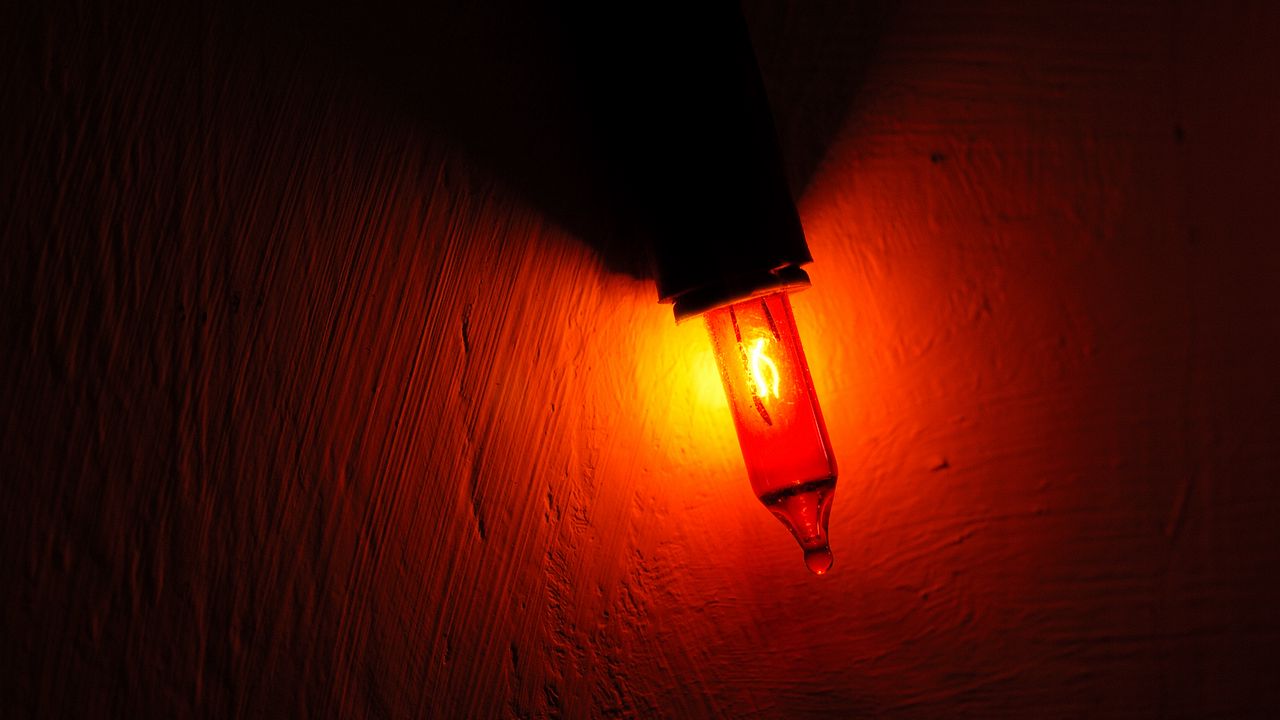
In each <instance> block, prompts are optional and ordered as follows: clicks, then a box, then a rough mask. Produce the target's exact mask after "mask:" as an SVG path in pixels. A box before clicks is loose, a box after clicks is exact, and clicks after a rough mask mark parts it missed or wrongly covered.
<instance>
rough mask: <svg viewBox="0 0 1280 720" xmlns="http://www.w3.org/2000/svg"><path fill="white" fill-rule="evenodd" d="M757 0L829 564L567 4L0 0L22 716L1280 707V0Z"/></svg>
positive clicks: (15, 681) (0, 217) (4, 444)
mask: <svg viewBox="0 0 1280 720" xmlns="http://www.w3.org/2000/svg"><path fill="white" fill-rule="evenodd" d="M745 10H746V15H747V17H748V20H749V24H750V26H751V30H752V34H753V37H754V40H755V44H756V48H757V51H758V55H759V59H760V64H761V69H762V72H763V75H764V79H765V83H766V85H767V87H768V89H769V92H770V97H771V100H772V101H773V104H774V109H775V114H776V117H777V121H778V127H779V133H780V136H781V139H782V144H783V150H784V154H785V156H786V159H787V165H788V168H787V169H788V172H789V174H790V178H789V179H790V181H791V182H792V184H793V187H794V191H795V193H796V194H797V199H798V204H799V207H800V211H801V215H802V219H803V221H804V223H805V226H806V230H807V233H808V236H809V242H810V247H811V249H812V251H813V254H814V256H815V258H816V259H817V261H816V263H815V264H814V265H812V266H811V267H810V270H811V274H812V277H813V280H814V288H813V289H812V290H809V291H807V292H805V293H802V294H799V295H797V296H795V298H794V305H795V311H796V317H797V322H798V323H799V326H800V332H801V334H802V336H803V337H804V338H805V344H806V350H807V352H808V355H809V361H810V364H811V367H812V371H813V376H814V382H815V384H816V386H817V389H818V392H819V394H820V397H821V400H822V407H823V410H824V413H825V415H826V418H827V423H828V426H829V430H830V433H831V437H832V442H833V444H834V446H835V448H836V452H837V454H838V456H839V458H840V464H841V480H840V490H839V498H838V502H837V503H836V505H835V510H834V513H833V515H832V520H831V530H830V534H831V539H832V544H833V548H834V550H835V553H836V559H837V561H836V566H835V568H834V569H833V571H832V573H831V574H829V575H827V576H825V577H821V578H818V577H814V576H811V575H810V574H809V573H808V572H807V571H806V570H805V569H804V567H803V565H802V563H801V562H800V557H799V554H798V551H797V549H796V547H795V543H794V541H793V540H792V539H791V538H790V537H789V536H787V534H786V531H785V530H784V529H783V528H782V527H781V526H780V525H779V523H778V522H777V521H776V520H775V519H773V518H772V517H770V516H769V514H768V513H767V512H766V511H765V510H764V509H763V508H761V507H760V505H759V503H758V502H757V501H756V499H755V497H754V496H753V495H752V493H751V489H750V487H749V485H748V483H747V482H746V479H745V477H744V472H743V468H742V460H741V456H740V455H739V452H738V448H737V446H736V441H735V439H734V436H733V428H732V424H731V422H730V419H729V416H728V413H727V408H726V406H725V401H724V399H723V393H722V391H721V389H720V387H719V381H718V378H717V377H716V370H715V366H714V361H713V360H712V357H711V353H710V347H709V343H708V342H707V340H706V334H705V331H704V330H703V328H702V327H701V326H700V325H699V324H697V323H690V324H686V325H682V326H679V327H677V326H675V325H674V323H672V321H671V317H670V308H668V307H665V306H661V305H659V304H657V303H656V302H655V292H654V288H653V284H652V281H651V280H650V279H648V278H646V277H644V274H643V272H641V271H639V270H638V269H637V268H638V267H640V265H638V264H637V262H636V261H635V257H634V256H632V255H630V254H629V252H630V251H629V250H628V248H627V247H626V244H625V243H619V242H617V241H616V240H613V239H610V238H612V237H614V236H613V235H611V234H610V231H609V230H608V228H607V226H608V213H607V212H606V211H604V210H600V209H599V206H598V204H597V203H596V202H595V200H594V199H593V196H592V195H591V191H590V188H591V184H592V183H591V179H592V177H593V176H592V175H591V173H590V172H589V171H588V170H587V169H584V168H587V166H588V165H589V163H578V164H575V162H576V160H575V157H577V158H578V160H581V159H582V158H581V157H578V156H589V152H587V151H585V150H583V149H582V148H581V147H578V146H576V145H575V144H574V142H573V138H574V137H575V136H576V133H577V132H578V130H579V129H580V128H579V127H578V126H576V125H574V122H573V121H571V119H569V118H570V116H568V115H565V116H564V117H561V116H558V115H557V114H556V113H557V110H556V107H558V104H559V99H560V98H561V95H559V94H558V93H560V92H561V90H562V88H561V89H557V86H556V85H555V82H553V81H547V82H545V83H543V84H535V83H533V80H535V79H539V78H542V79H544V80H545V79H547V78H555V77H560V76H559V75H557V74H556V73H555V72H552V69H554V68H555V67H557V63H561V62H562V61H563V59H562V58H560V59H557V58H558V56H557V52H558V51H557V50H556V48H557V47H559V45H557V42H558V41H557V40H556V39H555V33H554V32H553V31H552V30H549V29H546V28H544V27H543V26H541V25H539V24H538V22H537V18H534V17H524V16H523V15H514V16H513V15H510V13H514V12H515V11H514V10H511V11H510V13H507V14H504V13H499V12H496V11H489V10H479V9H475V10H471V9H459V8H455V7H439V8H435V7H429V8H425V9H418V10H415V11H414V12H416V13H419V14H418V15H415V16H413V17H414V19H416V20H419V21H421V22H420V23H418V24H416V25H413V24H409V23H399V24H400V25H404V26H405V27H407V28H410V29H409V30H402V32H401V34H399V35H397V34H395V33H389V32H388V31H387V29H386V28H387V27H389V26H394V25H397V23H388V24H387V25H386V26H379V25H377V24H376V23H372V21H368V18H370V17H377V13H379V12H385V9H379V10H355V9H334V10H329V9H323V10H321V9H315V8H299V9H296V10H295V11H290V12H283V11H280V12H273V13H266V14H263V13H261V12H258V11H255V12H239V11H236V10H233V9H228V8H215V7H205V8H198V9H193V8H174V7H168V8H155V9H153V10H152V11H150V12H133V11H126V10H124V9H121V8H118V7H115V6H114V4H109V3H93V2H83V3H71V4H67V5H63V6H52V5H45V4H35V3H19V4H18V5H17V7H13V6H8V7H6V8H5V9H4V10H2V11H0V14H2V15H3V21H2V22H0V27H2V28H3V30H0V33H3V36H4V42H3V43H0V57H3V63H2V64H0V67H3V68H4V70H3V73H2V74H0V101H2V102H3V106H2V108H3V109H2V113H3V116H4V118H5V119H4V123H3V126H4V133H3V138H2V144H0V153H2V155H0V198H2V199H3V202H2V203H0V232H2V233H3V236H2V237H3V246H2V248H3V257H2V262H0V307H3V312H2V313H0V333H2V335H0V378H3V381H2V382H0V430H2V432H3V436H2V437H0V548H2V549H3V558H4V563H3V565H0V568H2V570H0V573H2V577H0V585H2V586H3V587H4V588H5V611H4V620H3V627H2V628H0V637H2V638H3V648H4V649H3V652H2V653H0V663H3V664H2V665H0V714H2V715H4V716H6V717H48V716H64V717H83V716H86V715H107V716H117V717H130V716H154V717H191V716H198V717H226V716H233V715H239V716H259V717H261V716H266V717H282V716H319V717H406V716H422V717H559V716H564V717H575V718H576V717H761V718H772V717H902V718H935V717H984V718H989V717H1010V718H1024V717H1045V718H1048V717H1272V716H1276V715H1277V714H1280V689H1278V688H1280V685H1277V684H1276V682H1275V679H1276V677H1278V676H1280V673H1278V672H1277V670H1278V668H1277V661H1276V657H1277V651H1278V650H1280V647H1278V646H1280V615H1277V613H1276V610H1275V608H1276V607H1277V606H1280V583H1278V582H1277V580H1276V579H1275V574H1276V567H1277V557H1276V548H1277V547H1280V483H1278V482H1277V481H1278V480H1280V390H1278V386H1277V381H1276V372H1277V368H1280V341H1277V337H1280V311H1278V308H1280V303H1277V297H1276V295H1277V287H1278V286H1280V250H1278V249H1277V245H1276V240H1277V238H1280V216H1277V214H1276V210H1275V199H1276V198H1277V197H1278V196H1280V140H1278V139H1277V134H1276V133H1275V128H1276V127H1278V126H1280V99H1278V93H1277V90H1276V87H1275V83H1274V82H1273V79H1272V78H1271V69H1272V68H1276V67H1280V51H1278V50H1277V48H1280V8H1278V7H1277V6H1273V5H1272V4H1269V3H1253V4H1244V3H1242V4H1230V5H1222V6H1218V5H1216V4H1214V5H1211V4H1207V3H1205V4H1201V3H1186V2H1184V3H1178V2H1174V3H1155V2H1151V3H1147V2H1139V1H1137V0H1127V1H1125V2H1120V3H1089V2H1086V3H1051V2H1034V3H1026V2H999V1H997V0H989V1H987V2H980V3H958V2H924V3H911V4H905V3H904V4H902V6H900V7H896V8H883V7H879V6H871V5H866V4H863V5H850V6H844V5H835V4H831V5H828V4H818V3H814V4H810V3H795V4H791V5H788V4H784V3H773V2H751V3H748V4H747V6H746V7H745ZM522 12H524V13H526V14H528V13H532V11H529V10H525V11H522ZM548 27H550V25H548ZM343 28H346V29H349V32H339V30H340V29H343ZM370 28H373V29H370ZM418 28H421V30H420V31H419V30H418ZM414 37H416V38H417V41H416V42H409V41H408V40H407V39H406V38H414ZM869 41H870V42H869ZM485 42H489V43H491V45H485ZM513 43H514V44H513ZM491 47H506V48H509V49H510V51H511V57H518V58H519V59H520V60H519V62H515V63H513V64H512V65H503V64H502V63H500V62H498V61H496V60H494V59H493V58H494V57H497V55H495V54H494V53H491V52H489V50H490V48H491ZM375 50H376V52H374V51H375ZM379 53H380V54H379ZM406 53H407V55H406ZM414 53H424V54H423V55H421V56H417V55H414ZM415 59H416V60H420V61H421V62H409V61H411V60H415ZM389 67H397V68H408V69H405V70H403V73H401V74H397V73H395V72H391V73H389V72H387V68H389ZM512 67H516V68H523V70H521V71H519V72H517V71H515V70H512V69H511V68H512ZM521 73H523V74H521ZM504 90H506V91H508V92H502V91H504ZM587 159H588V160H589V159H590V158H589V157H587ZM553 161H554V162H553ZM579 190H581V192H579ZM592 208H596V209H595V210H593V209H592Z"/></svg>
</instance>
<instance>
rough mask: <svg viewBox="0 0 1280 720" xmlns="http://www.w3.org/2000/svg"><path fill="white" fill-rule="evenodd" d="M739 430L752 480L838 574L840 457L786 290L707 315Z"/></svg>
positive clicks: (816, 568) (809, 559)
mask: <svg viewBox="0 0 1280 720" xmlns="http://www.w3.org/2000/svg"><path fill="white" fill-rule="evenodd" d="M705 317H706V321H707V331H708V332H710V333H711V342H712V345H713V346H714V349H715V356H716V364H717V365H719V366H720V378H721V379H722V380H723V381H724V389H725V395H727V396H728V400H729V409H730V411H732V413H733V424H734V426H735V427H736V428H737V430H738V444H739V445H740V446H741V447H742V459H743V460H744V461H745V462H746V466H747V477H748V478H749V479H750V480H751V487H752V489H753V490H755V493H756V497H758V498H760V502H762V503H764V505H765V507H767V508H769V510H770V511H771V512H772V513H773V514H774V515H775V516H777V518H778V519H779V520H781V521H782V524H783V525H786V526H787V529H788V530H790V531H791V534H792V535H793V536H795V539H796V541H797V542H799V543H800V547H801V548H802V549H803V550H804V560H805V564H806V565H807V566H808V567H809V569H810V570H811V571H813V572H814V573H816V574H818V575H821V574H823V573H825V572H826V571H827V570H829V569H830V568H831V562H832V557H831V548H830V543H829V541H828V540H827V519H828V518H829V517H830V516H831V502H832V498H833V496H834V495H835V491H836V458H835V455H834V454H833V453H832V452H831V440H830V439H829V438H828V437H827V426H826V423H824V422H823V420H822V410H820V409H819V408H818V398H817V395H816V394H815V393H814V391H813V380H812V379H811V378H810V377H809V365H808V364H807V363H806V362H805V358H804V349H803V348H802V347H801V346H800V335H799V333H797V332H796V323H795V318H794V317H793V316H792V314H791V301H790V299H789V298H788V296H787V294H786V293H785V292H778V293H774V294H772V295H765V296H763V297H756V298H752V299H750V300H744V301H742V302H739V303H734V304H733V305H729V306H726V307H722V308H717V309H715V310H711V311H709V312H707V313H706V315H705Z"/></svg>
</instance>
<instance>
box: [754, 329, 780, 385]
mask: <svg viewBox="0 0 1280 720" xmlns="http://www.w3.org/2000/svg"><path fill="white" fill-rule="evenodd" d="M747 363H748V366H749V367H750V368H751V380H752V382H754V383H755V386H756V397H760V398H766V397H769V396H770V395H772V396H773V397H775V398H776V397H778V366H777V365H775V364H774V362H773V360H772V359H771V358H770V357H769V356H768V355H765V354H764V338H758V339H756V342H755V344H754V345H752V346H751V352H750V353H749V354H748V356H747Z"/></svg>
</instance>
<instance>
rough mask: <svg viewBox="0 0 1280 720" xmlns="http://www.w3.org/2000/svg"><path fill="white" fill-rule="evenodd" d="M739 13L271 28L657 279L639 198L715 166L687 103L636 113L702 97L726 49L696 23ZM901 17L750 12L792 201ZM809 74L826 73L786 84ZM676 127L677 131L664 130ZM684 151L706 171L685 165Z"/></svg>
mask: <svg viewBox="0 0 1280 720" xmlns="http://www.w3.org/2000/svg"><path fill="white" fill-rule="evenodd" d="M735 5H736V3H726V4H723V5H719V6H717V7H715V8H708V9H705V10H698V11H694V10H692V9H691V8H690V7H688V6H687V5H682V4H680V3H672V4H669V5H668V6H666V7H659V6H654V5H648V6H646V8H647V9H645V10H643V11H636V10H631V11H629V12H631V13H632V15H631V16H629V17H625V18H618V17H617V16H616V15H611V14H608V13H605V12H601V11H599V10H592V9H590V8H589V6H588V5H587V4H582V5H581V6H580V7H579V6H577V4H575V3H553V4H539V3H517V2H507V3H499V4H496V5H495V4H486V3H399V2H380V3H377V4H375V5H372V6H370V5H363V6H361V7H358V8H357V7H354V6H342V7H330V8H317V7H314V6H307V7H306V8H305V9H302V8H299V9H298V10H297V11H295V12H283V13H280V14H278V15H277V16H276V17H274V18H270V19H268V20H267V22H270V23H274V24H276V28H273V29H272V30H271V32H273V33H276V32H278V33H279V34H280V36H281V37H282V38H290V39H292V40H293V41H294V42H296V43H298V46H299V47H300V48H301V49H302V51H303V53H304V57H305V58H307V60H308V61H309V62H311V63H313V64H314V67H315V69H316V71H317V72H320V73H337V74H340V75H348V76H350V77H352V78H354V79H355V80H356V81H357V83H358V85H357V86H359V87H364V88H367V94H368V97H367V98H360V100H361V101H362V102H369V103H385V104H386V105H387V107H388V109H389V111H390V112H395V113H398V114H400V115H402V116H403V117H405V118H406V119H407V120H408V121H409V122H412V123H421V124H423V125H424V126H427V127H430V128H432V129H436V130H439V131H441V132H442V133H443V134H444V135H445V136H447V137H449V138H451V139H452V140H453V141H455V142H456V143H457V144H458V145H459V146H461V147H462V148H463V149H464V150H465V152H467V154H468V156H469V157H470V158H471V159H472V160H474V161H476V162H477V163H479V164H480V165H481V166H483V167H485V168H487V170H488V172H490V173H491V174H492V175H493V176H494V177H495V178H496V179H498V180H499V181H501V182H503V183H505V184H507V185H508V186H509V187H511V188H512V189H513V190H515V191H516V192H517V193H519V194H520V195H521V196H522V197H524V198H525V199H526V200H528V201H529V202H530V203H532V204H533V205H535V206H536V207H538V208H539V210H541V211H542V212H544V213H545V214H546V215H547V217H549V218H550V219H552V220H553V221H555V222H556V223H558V224H559V225H561V226H562V227H564V228H566V229H567V230H568V231H569V232H570V233H571V234H573V235H574V236H575V237H577V238H579V239H580V240H581V241H582V242H584V243H585V244H586V245H587V246H589V247H590V248H591V249H592V250H593V251H595V252H596V253H597V254H598V255H599V257H600V259H601V261H602V263H603V264H604V266H605V267H606V268H607V269H609V270H610V271H612V272H615V273H622V274H626V275H628V276H631V277H634V278H639V279H644V278H649V277H651V270H650V267H649V266H650V262H649V248H648V246H647V243H645V242H644V240H643V238H641V237H638V234H637V233H636V232H634V231H633V230H632V229H633V228H636V227H643V226H645V225H646V224H647V223H646V222H645V219H646V218H645V217H641V216H642V215H644V214H646V213H650V214H652V208H651V207H650V208H646V207H645V206H646V205H648V204H649V201H644V202H641V203H639V206H637V205H638V204H637V203H636V202H628V201H629V200H631V199H632V198H634V197H636V196H647V197H655V196H656V197H659V198H660V197H661V196H662V194H661V191H659V192H656V193H655V192H648V193H645V192H643V190H644V189H645V188H644V187H640V186H642V185H644V184H648V185H650V186H656V187H659V188H661V187H662V186H663V185H664V184H665V183H669V182H672V178H674V177H677V176H678V177H681V178H682V179H683V181H684V183H685V186H684V187H686V188H689V187H692V188H699V187H700V186H698V185H697V183H696V181H695V180H690V179H689V178H688V176H689V175H691V174H695V173H699V172H701V173H704V174H705V173H706V170H705V169H700V168H699V166H698V165H697V163H698V162H699V161H701V162H702V163H703V165H708V164H714V159H710V160H709V159H708V157H707V156H706V153H705V152H704V153H700V146H701V144H700V142H699V139H698V138H692V137H687V136H684V135H682V134H681V133H680V128H681V125H682V119H681V118H680V117H679V116H680V114H681V113H686V114H687V113H688V109H687V108H684V107H679V105H682V104H685V103H683V102H680V101H675V102H672V101H671V100H667V102H670V103H671V104H672V105H673V107H670V108H659V109H657V110H656V111H653V110H651V109H649V110H648V111H647V112H639V113H635V112H630V111H629V110H628V109H627V108H635V107H645V105H646V103H649V102H650V101H648V100H647V99H646V98H644V97H643V94H645V93H646V92H650V93H652V94H653V95H654V96H655V97H661V98H673V97H674V98H680V97H681V96H682V94H683V95H684V96H685V97H692V93H699V92H700V89H699V88H698V87H697V86H696V85H694V83H693V81H691V80H689V79H688V77H689V75H688V73H687V72H686V71H685V67H686V65H687V64H689V63H692V62H697V61H698V56H699V54H700V53H702V54H705V53H707V52H708V49H709V50H710V51H714V52H718V51H719V50H718V48H721V47H723V43H721V44H720V45H717V42H719V41H718V40H717V39H715V38H710V39H708V40H707V42H706V43H705V44H704V43H703V41H702V35H703V33H702V32H701V31H698V30H697V28H699V27H702V28H719V27H721V26H726V27H730V28H734V27H740V25H739V24H740V23H741V19H740V18H738V17H737V15H738V8H737V7H735ZM891 8H892V3H891V2H889V1H888V0H865V1H862V2H853V3H836V2H830V3H806V4H805V5H804V6H803V8H797V7H794V6H793V5H791V4H788V3H785V2H780V1H779V0H758V1H754V2H747V3H744V5H743V7H742V13H741V14H742V15H743V16H745V19H746V21H747V26H748V29H749V30H750V34H751V37H752V40H753V43H754V45H755V48H756V51H757V58H758V61H759V64H760V67H761V74H762V76H763V80H764V84H765V87H766V90H767V92H768V94H769V96H770V98H771V105H772V109H773V114H774V121H775V124H776V127H777V130H778V134H779V137H780V141H781V144H782V147H781V155H782V158H783V164H784V168H785V172H786V174H787V180H788V182H789V183H790V185H791V189H792V193H793V195H795V194H798V193H799V192H801V191H803V189H804V188H805V187H806V186H807V184H808V182H809V180H810V177H811V176H812V174H813V172H814V171H815V170H816V168H817V166H818V164H819V162H820V161H821V159H822V157H823V155H824V153H825V151H826V148H827V145H828V144H829V142H830V141H831V139H832V138H833V137H834V135H835V133H836V132H837V130H838V129H839V128H840V126H841V123H842V121H843V119H844V116H845V115H846V113H847V110H848V107H849V105H850V103H851V102H852V100H853V98H854V96H855V95H856V93H857V89H858V87H859V85H860V84H861V79H862V76H863V74H864V71H865V69H866V67H867V66H868V65H869V63H870V62H871V58H872V55H873V50H874V47H875V39H876V38H877V37H878V36H879V35H880V33H881V31H882V29H883V28H884V27H885V25H886V22H887V20H888V19H889V18H890V16H891V14H892V13H891ZM693 12H701V13H702V15H700V16H697V17H694V16H692V13H693ZM690 28H693V29H692V30H691V29H690ZM815 40H816V41H815ZM807 68H812V69H813V71H812V72H809V71H807V70H806V69H807ZM832 68H839V72H833V71H832ZM655 77H656V78H665V79H666V80H667V81H669V84H671V85H680V84H681V83H684V85H685V87H678V88H675V89H674V92H672V93H668V92H666V90H667V89H668V88H667V87H666V85H667V83H664V81H662V80H659V81H658V82H655V83H653V84H652V85H651V86H650V88H649V90H648V91H645V90H643V89H641V90H636V89H634V88H632V87H631V85H632V84H634V81H635V80H636V79H640V80H641V81H642V82H643V81H645V80H652V78H655ZM795 77H805V78H812V79H811V80H806V82H805V83H802V84H796V83H792V84H786V83H784V82H783V80H782V79H783V78H795ZM629 94H633V95H634V96H632V97H626V98H625V100H623V101H622V102H619V98H620V97H624V96H627V95H629ZM699 97H701V96H700V95H699ZM703 102H707V101H705V100H704V101H703ZM655 118H657V122H655V121H654V120H655ZM668 118H670V119H671V120H672V122H671V126H670V129H663V127H660V126H661V124H662V122H663V121H664V120H666V119H668ZM655 133H658V136H657V137H656V138H655V137H654V134H655ZM642 134H643V135H645V137H646V139H647V144H646V145H645V146H646V147H648V148H660V149H661V152H662V154H663V158H662V160H661V161H658V162H654V161H653V160H652V159H649V160H647V161H646V162H647V167H649V168H650V169H648V170H643V169H642V170H639V171H637V169H636V168H635V167H634V166H632V167H629V166H628V164H629V161H627V160H621V159H622V158H627V157H628V154H629V153H630V155H631V157H632V159H634V157H635V156H636V154H637V153H636V152H635V149H634V144H635V140H636V138H637V137H639V136H640V135H642ZM668 158H669V160H668ZM685 158H688V159H690V160H692V162H690V163H689V164H688V165H687V166H684V167H681V166H679V165H680V164H681V163H682V161H683V160H684V159H685ZM631 164H632V165H634V163H633V162H631ZM709 169H710V170H712V171H714V170H715V169H716V168H714V167H711V168H709ZM714 185H715V182H714V172H712V173H711V174H710V176H709V177H708V182H706V183H704V184H703V185H702V186H701V187H700V189H698V190H697V191H698V192H706V193H714V192H715V188H714ZM638 187H639V189H640V190H641V192H640V193H637V192H635V190H636V189H637V188H638ZM695 207H696V204H695ZM637 213H639V214H640V215H641V216H638V215H636V214H637ZM658 225H659V226H661V223H658Z"/></svg>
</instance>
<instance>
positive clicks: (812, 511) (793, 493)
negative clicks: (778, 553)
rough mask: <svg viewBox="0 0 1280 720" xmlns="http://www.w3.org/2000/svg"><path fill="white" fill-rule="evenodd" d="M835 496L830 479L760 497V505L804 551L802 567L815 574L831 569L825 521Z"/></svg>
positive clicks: (833, 484)
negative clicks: (783, 527)
mask: <svg viewBox="0 0 1280 720" xmlns="http://www.w3.org/2000/svg"><path fill="white" fill-rule="evenodd" d="M835 493H836V479H835V478H834V477H830V478H823V479H821V480H814V481H812V482H807V483H802V484H800V485H795V486H792V487H789V488H784V489H782V490H779V491H777V492H772V493H768V494H766V495H762V496H761V497H760V502H762V503H764V505H765V507H767V508H769V511H770V512H772V513H773V514H774V516H775V517H777V518H778V519H779V520H781V521H782V524H783V525H785V526H787V529H788V530H790V531H791V535H792V537H794V538H795V539H796V542H798V543H800V548H801V549H802V550H804V564H805V566H807V567H808V568H809V571H810V572H812V573H813V574H815V575H824V574H826V572H827V571H828V570H830V569H831V565H832V562H833V557H832V555H831V543H830V541H829V540H828V539H827V520H828V518H830V517H831V502H832V500H833V499H834V497H835Z"/></svg>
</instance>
